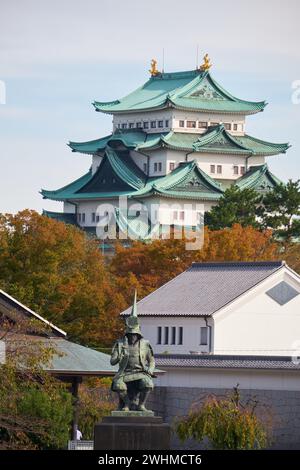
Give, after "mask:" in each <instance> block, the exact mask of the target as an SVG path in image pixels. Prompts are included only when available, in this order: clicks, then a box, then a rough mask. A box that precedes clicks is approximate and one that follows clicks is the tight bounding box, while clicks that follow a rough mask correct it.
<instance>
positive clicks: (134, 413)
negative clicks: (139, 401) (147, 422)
mask: <svg viewBox="0 0 300 470" xmlns="http://www.w3.org/2000/svg"><path fill="white" fill-rule="evenodd" d="M111 415H112V416H119V417H120V416H122V417H124V416H125V417H126V416H154V413H153V411H150V410H146V411H131V410H130V411H112V412H111Z"/></svg>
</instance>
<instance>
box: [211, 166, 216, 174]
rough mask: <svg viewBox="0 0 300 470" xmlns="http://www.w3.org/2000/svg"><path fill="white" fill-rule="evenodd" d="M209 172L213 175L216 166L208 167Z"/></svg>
mask: <svg viewBox="0 0 300 470" xmlns="http://www.w3.org/2000/svg"><path fill="white" fill-rule="evenodd" d="M210 172H211V173H215V172H216V165H210Z"/></svg>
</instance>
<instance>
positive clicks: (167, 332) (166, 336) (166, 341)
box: [164, 326, 169, 344]
mask: <svg viewBox="0 0 300 470" xmlns="http://www.w3.org/2000/svg"><path fill="white" fill-rule="evenodd" d="M164 330H165V338H164V344H169V327H168V326H165V328H164Z"/></svg>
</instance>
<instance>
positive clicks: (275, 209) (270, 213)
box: [262, 180, 300, 242]
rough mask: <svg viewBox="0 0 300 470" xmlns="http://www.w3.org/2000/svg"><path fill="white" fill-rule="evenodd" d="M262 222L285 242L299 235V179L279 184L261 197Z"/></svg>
mask: <svg viewBox="0 0 300 470" xmlns="http://www.w3.org/2000/svg"><path fill="white" fill-rule="evenodd" d="M262 202H263V205H264V207H265V212H264V215H263V219H262V220H263V224H264V226H265V227H267V228H271V229H273V231H274V235H275V236H276V237H278V238H279V239H282V240H283V241H285V242H289V241H290V240H291V239H292V238H293V237H299V236H300V220H299V217H300V180H297V181H292V180H289V181H288V183H287V184H280V185H278V186H276V187H275V188H274V189H273V190H272V191H270V192H268V193H267V194H266V195H265V196H264V198H263V201H262Z"/></svg>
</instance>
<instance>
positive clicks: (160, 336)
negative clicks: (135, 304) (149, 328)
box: [156, 326, 162, 344]
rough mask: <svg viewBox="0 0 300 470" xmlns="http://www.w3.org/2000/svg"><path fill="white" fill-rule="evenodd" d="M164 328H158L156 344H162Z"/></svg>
mask: <svg viewBox="0 0 300 470" xmlns="http://www.w3.org/2000/svg"><path fill="white" fill-rule="evenodd" d="M161 330H162V328H161V326H158V327H157V341H156V344H161V338H162V331H161Z"/></svg>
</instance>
